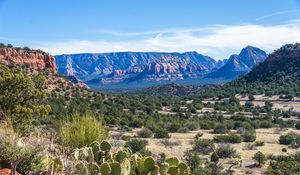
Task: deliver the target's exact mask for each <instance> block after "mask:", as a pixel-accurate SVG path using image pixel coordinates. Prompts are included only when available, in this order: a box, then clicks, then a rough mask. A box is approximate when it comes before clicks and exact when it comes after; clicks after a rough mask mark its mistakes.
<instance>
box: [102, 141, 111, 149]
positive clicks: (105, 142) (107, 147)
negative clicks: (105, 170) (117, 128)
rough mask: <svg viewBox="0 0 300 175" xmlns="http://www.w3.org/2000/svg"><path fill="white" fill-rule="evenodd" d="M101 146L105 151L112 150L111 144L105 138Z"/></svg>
mask: <svg viewBox="0 0 300 175" xmlns="http://www.w3.org/2000/svg"><path fill="white" fill-rule="evenodd" d="M100 148H101V150H102V151H105V152H106V151H110V149H111V144H110V143H108V142H107V141H105V140H104V141H102V142H101V145H100Z"/></svg>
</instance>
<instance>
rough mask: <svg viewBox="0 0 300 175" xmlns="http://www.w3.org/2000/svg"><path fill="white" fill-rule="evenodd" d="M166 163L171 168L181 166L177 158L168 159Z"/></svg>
mask: <svg viewBox="0 0 300 175" xmlns="http://www.w3.org/2000/svg"><path fill="white" fill-rule="evenodd" d="M166 162H167V163H168V164H169V165H170V166H175V167H177V166H178V165H179V160H178V158H177V157H170V158H167V159H166Z"/></svg>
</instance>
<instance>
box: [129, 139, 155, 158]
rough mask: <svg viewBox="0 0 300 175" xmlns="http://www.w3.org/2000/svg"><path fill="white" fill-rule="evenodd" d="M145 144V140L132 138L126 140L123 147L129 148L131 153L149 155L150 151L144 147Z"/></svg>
mask: <svg viewBox="0 0 300 175" xmlns="http://www.w3.org/2000/svg"><path fill="white" fill-rule="evenodd" d="M147 145H148V141H147V140H141V139H132V140H130V141H127V142H126V143H125V145H124V147H127V148H130V149H131V150H132V152H133V153H137V152H139V153H141V154H142V155H151V152H150V151H148V150H147V149H146V146H147Z"/></svg>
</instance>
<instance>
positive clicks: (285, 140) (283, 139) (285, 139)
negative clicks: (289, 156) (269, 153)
mask: <svg viewBox="0 0 300 175" xmlns="http://www.w3.org/2000/svg"><path fill="white" fill-rule="evenodd" d="M293 141H294V136H293V135H290V134H287V135H281V136H280V137H279V143H280V144H282V145H290V144H291V143H292V142H293Z"/></svg>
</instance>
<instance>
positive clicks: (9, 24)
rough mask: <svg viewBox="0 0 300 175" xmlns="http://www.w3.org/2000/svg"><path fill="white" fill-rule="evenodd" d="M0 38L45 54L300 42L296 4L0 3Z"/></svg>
mask: <svg viewBox="0 0 300 175" xmlns="http://www.w3.org/2000/svg"><path fill="white" fill-rule="evenodd" d="M0 41H1V42H3V43H12V44H14V45H16V46H29V47H33V48H41V49H43V50H45V51H47V52H49V53H51V54H62V53H81V52H112V51H166V52H175V51H178V52H184V51H191V50H195V51H198V52H200V53H203V54H206V55H210V56H212V57H214V58H215V59H223V58H227V57H228V56H229V55H230V54H233V53H238V52H239V50H240V49H241V48H242V47H244V46H246V45H253V46H257V47H260V48H262V49H264V50H266V51H267V52H271V51H272V50H274V49H276V48H277V47H280V46H281V45H283V44H286V43H294V42H300V0H281V1H279V0H106V1H104V0H26V1H25V0H0Z"/></svg>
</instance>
